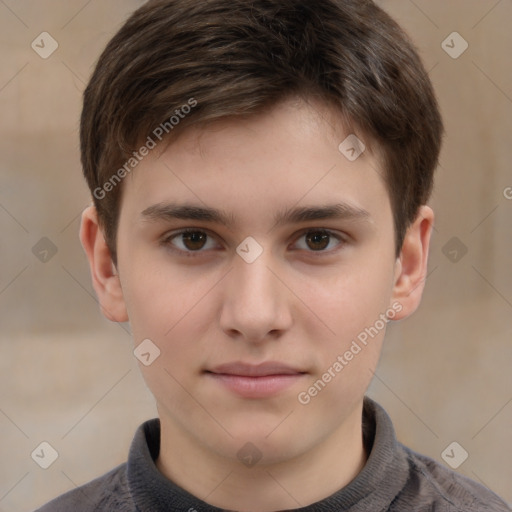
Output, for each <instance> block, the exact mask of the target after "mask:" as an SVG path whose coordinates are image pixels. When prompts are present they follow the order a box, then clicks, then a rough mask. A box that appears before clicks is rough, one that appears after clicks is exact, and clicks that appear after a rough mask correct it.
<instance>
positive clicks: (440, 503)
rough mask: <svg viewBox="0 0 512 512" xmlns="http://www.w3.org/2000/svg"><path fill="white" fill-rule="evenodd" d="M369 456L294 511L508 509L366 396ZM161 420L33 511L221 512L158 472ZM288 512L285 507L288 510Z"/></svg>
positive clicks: (150, 423) (141, 429) (488, 511)
mask: <svg viewBox="0 0 512 512" xmlns="http://www.w3.org/2000/svg"><path fill="white" fill-rule="evenodd" d="M363 437H364V443H365V446H366V449H367V453H369V457H368V460H367V462H366V464H365V466H364V467H363V469H362V470H361V472H360V473H359V474H358V475H357V476H356V478H355V479H354V480H352V482H350V483H349V484H348V485H347V486H345V487H343V488H342V489H340V490H339V491H337V492H336V493H334V494H332V495H331V496H329V497H326V498H325V499H323V500H321V501H318V502H316V503H313V504H311V505H308V506H305V507H301V508H295V509H293V510H297V511H299V512H330V511H332V512H335V511H336V512H340V511H347V512H510V511H511V509H510V508H509V507H508V506H507V504H506V503H505V502H504V501H503V500H501V499H500V498H499V497H498V496H497V495H496V494H494V493H493V492H492V491H490V490H489V489H487V488H485V487H483V486H482V485H480V484H479V483H477V482H475V481H473V480H470V479H469V478H467V477H464V476H462V475H460V474H459V473H456V472H455V471H452V470H451V469H448V468H447V467H445V466H444V465H442V464H440V463H439V462H437V461H435V460H434V459H431V458H429V457H427V456H425V455H421V454H419V453H416V452H414V451H413V450H411V449H409V448H407V447H406V446H404V445H402V444H401V443H399V442H398V441H397V439H396V436H395V431H394V428H393V425H392V422H391V419H390V418H389V416H388V415H387V413H386V412H385V410H384V409H383V408H382V407H381V406H380V405H379V404H377V403H376V402H375V401H373V400H371V399H370V398H368V397H365V400H364V407H363ZM159 449H160V420H159V419H158V418H155V419H151V420H149V421H146V422H145V423H143V424H142V425H141V426H140V427H139V428H138V429H137V431H136V433H135V437H134V439H133V442H132V444H131V447H130V451H129V456H128V461H127V462H126V463H124V464H121V465H120V466H118V467H116V468H114V469H112V470H111V471H109V472H108V473H106V474H105V475H103V476H101V477H99V478H96V479H95V480H93V481H91V482H89V483H87V484H85V485H83V486H81V487H78V488H77V489H73V490H71V491H69V492H68V493H66V494H63V495H62V496H60V497H58V498H56V499H54V500H52V501H51V502H49V503H47V504H46V505H45V506H43V507H42V508H40V509H38V510H37V511H35V512H103V511H105V512H169V511H182V512H222V509H220V508H217V507H214V506H212V505H209V504H207V503H205V502H204V501H201V500H200V499H198V498H196V497H195V496H193V495H191V494H190V493H188V492H187V491H185V490H184V489H182V488H180V487H179V486H177V485H175V484H174V483H173V482H171V481H170V480H168V479H167V478H166V477H164V476H163V475H162V474H161V473H160V472H159V471H158V469H157V467H156V465H155V460H156V459H157V457H158V453H159ZM290 510H292V509H290Z"/></svg>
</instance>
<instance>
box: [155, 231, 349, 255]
mask: <svg viewBox="0 0 512 512" xmlns="http://www.w3.org/2000/svg"><path fill="white" fill-rule="evenodd" d="M195 232H199V233H205V234H206V235H208V236H209V237H210V238H213V239H217V238H218V237H217V235H216V234H214V233H213V232H212V231H210V230H209V229H206V228H195V227H187V228H181V229H179V230H177V231H172V232H170V233H166V234H165V235H164V236H163V237H162V238H161V244H162V245H164V246H166V247H168V248H169V249H170V250H171V251H173V252H176V253H178V254H181V255H184V256H185V257H195V256H200V255H201V254H202V253H204V252H207V251H204V250H202V249H201V250H198V251H184V250H182V249H177V248H176V247H173V246H172V244H171V241H172V240H173V239H174V238H176V237H178V236H180V235H182V234H184V233H195ZM316 232H323V233H327V234H328V235H330V236H331V237H332V238H335V239H336V240H338V242H339V244H338V245H337V246H336V247H338V246H340V245H342V246H343V245H346V244H347V243H348V242H349V239H350V236H349V235H348V234H346V233H338V232H336V231H333V230H331V229H328V228H322V227H308V228H303V229H302V230H300V231H298V232H297V233H295V234H294V235H293V237H294V240H296V239H299V238H301V237H302V236H304V235H306V234H308V233H316ZM337 250H338V249H337V248H335V249H330V250H328V251H306V250H304V249H298V251H305V252H306V253H308V255H312V256H314V257H315V256H322V255H323V256H327V255H331V254H333V253H335V252H337Z"/></svg>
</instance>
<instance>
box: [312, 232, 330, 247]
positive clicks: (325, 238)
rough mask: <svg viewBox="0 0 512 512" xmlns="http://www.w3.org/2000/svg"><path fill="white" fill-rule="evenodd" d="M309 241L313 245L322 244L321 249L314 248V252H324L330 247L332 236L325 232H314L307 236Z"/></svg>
mask: <svg viewBox="0 0 512 512" xmlns="http://www.w3.org/2000/svg"><path fill="white" fill-rule="evenodd" d="M306 238H307V240H308V242H309V241H311V240H312V241H313V244H318V243H319V244H320V247H316V248H314V250H322V249H325V248H326V247H327V246H328V245H329V238H330V235H329V234H328V233H326V232H324V231H312V232H311V233H308V234H307V237H306Z"/></svg>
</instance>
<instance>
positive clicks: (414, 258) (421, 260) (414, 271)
mask: <svg viewBox="0 0 512 512" xmlns="http://www.w3.org/2000/svg"><path fill="white" fill-rule="evenodd" d="M433 225H434V212H433V211H432V209H431V208H430V207H428V206H426V205H423V206H421V208H420V209H419V211H418V215H417V217H416V220H415V221H414V222H413V223H412V224H411V225H410V226H409V228H408V229H407V232H406V234H405V237H404V242H403V244H402V250H401V252H400V257H399V258H398V259H397V261H396V265H395V282H394V286H393V293H392V295H391V301H392V303H396V302H398V303H399V304H401V306H402V309H401V310H400V311H399V312H397V314H396V315H395V316H394V317H393V320H401V319H403V318H407V317H408V316H409V315H411V314H412V313H414V311H416V309H417V307H418V306H419V304H420V302H421V296H422V295H423V289H424V287H425V279H426V276H427V263H428V250H429V246H430V236H431V234H432V227H433ZM395 311H396V310H395Z"/></svg>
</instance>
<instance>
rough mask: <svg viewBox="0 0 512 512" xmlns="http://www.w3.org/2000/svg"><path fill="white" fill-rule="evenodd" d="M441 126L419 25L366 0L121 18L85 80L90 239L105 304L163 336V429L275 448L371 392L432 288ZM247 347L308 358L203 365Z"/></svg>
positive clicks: (154, 336)
mask: <svg viewBox="0 0 512 512" xmlns="http://www.w3.org/2000/svg"><path fill="white" fill-rule="evenodd" d="M441 134H442V122H441V118H440V115H439V110H438V106H437V103H436V100H435V96H434V93H433V91H432V86H431V83H430V81H429V79H428V76H427V73H426V71H425V69H424V67H423V65H422V63H421V61H420V59H419V57H418V55H417V53H416V51H415V49H414V47H413V45H412V44H411V42H410V41H409V39H408V38H407V36H406V35H405V34H404V32H403V31H402V30H401V29H400V28H399V27H398V26H397V24H396V23H395V22H394V21H393V20H392V19H391V18H390V17H389V16H388V15H387V14H385V13H384V12H383V11H382V10H381V9H380V8H378V7H377V6H376V5H375V4H374V3H373V2H370V1H361V0H315V1H309V0H255V1H252V2H246V1H244V0H209V1H207V2H196V1H194V0H154V1H151V0H150V1H149V2H147V3H146V4H145V5H143V6H142V7H141V8H140V9H138V10H137V11H136V12H135V13H134V14H133V15H132V16H131V17H130V18H129V19H128V20H127V22H126V23H125V24H124V25H123V27H122V28H121V29H120V30H119V32H118V33H117V34H116V35H115V36H114V38H113V39H112V40H111V41H110V42H109V44H108V45H107V47H106V49H105V51H104V52H103V54H102V55H101V57H100V59H99V61H98V63H97V66H96V69H95V71H94V73H93V76H92V78H91V80H90V83H89V85H88V87H87V89H86V91H85V95H84V108H83V114H82V120H81V134H80V135H81V151H82V164H83V169H84V174H85V177H86V179H87V182H88V185H89V187H90V189H91V192H92V194H93V198H94V208H90V209H88V210H87V211H86V212H85V213H84V218H83V223H82V231H81V238H82V243H83V244H84V247H85V249H86V252H87V254H88V256H89V260H90V263H91V269H92V275H93V283H94V286H95V289H96V292H97V293H98V296H99V298H100V303H101V305H102V310H103V312H104V314H105V315H106V316H107V317H109V318H110V319H112V320H114V321H127V320H129V321H130V323H131V326H132V331H133V334H134V338H135V342H136V344H139V343H141V342H142V341H143V340H145V339H150V340H152V343H153V344H154V345H155V346H156V347H158V350H159V351H160V356H159V357H158V358H157V359H156V360H155V361H154V362H153V363H152V364H151V365H149V366H147V367H145V366H144V367H142V368H143V373H144V377H145V379H146V382H147V383H148V386H149V387H150V389H151V391H152V392H153V394H154V395H155V397H156V400H157V404H158V408H159V412H160V416H161V419H163V420H164V421H165V422H166V424H167V428H168V430H172V429H175V430H176V431H178V430H179V431H181V432H188V433H189V435H190V439H195V440H196V441H198V443H199V444H202V445H203V446H205V447H206V448H208V449H211V450H214V451H215V450H217V451H218V453H219V454H220V455H222V456H228V455H229V454H230V453H231V454H233V453H234V452H233V450H234V449H235V447H236V446H238V447H240V446H242V445H243V444H244V442H245V441H252V442H254V444H256V445H257V446H259V447H261V449H262V452H263V455H264V459H263V460H267V461H270V460H271V459H272V458H274V459H275V460H276V461H279V460H285V459H286V458H287V457H288V458H290V457H298V456H300V455H301V454H302V453H304V452H305V451H307V449H308V448H310V447H311V446H314V445H318V444H320V443H321V442H322V441H323V440H325V439H326V438H328V437H329V436H330V435H332V433H333V432H334V431H336V429H337V428H338V427H339V426H340V425H342V424H343V423H344V421H345V420H346V419H347V418H349V417H350V415H351V414H355V412H357V407H358V404H359V405H360V403H361V399H362V396H363V394H364V392H365V390H366V388H367V386H368V384H369V382H370V380H371V375H372V370H373V369H374V368H375V366H376V365H377V362H378V357H379V354H380V348H381V342H382V339H383V337H384V332H385V325H386V323H387V321H388V320H391V319H394V320H397V319H400V318H404V317H405V316H407V315H409V314H411V313H412V312H413V311H414V310H415V309H416V307H417V306H418V304H419V301H420V298H421V293H422V290H423V282H424V279H425V271H426V262H427V254H428V244H429V237H430V232H431V231H430V230H431V227H432V222H433V214H432V211H431V210H430V208H428V207H427V206H426V203H427V201H428V199H429V196H430V194H431V191H432V184H433V173H434V170H435V167H436V165H437V159H438V156H439V151H440V144H441ZM349 136H350V137H354V136H355V137H357V139H359V140H360V141H362V142H363V143H364V147H365V149H364V152H362V154H361V155H360V156H359V158H356V159H350V158H347V153H346V149H347V147H346V146H344V145H343V144H342V143H343V141H345V140H346V139H347V138H348V137H349ZM348 140H349V141H353V140H355V139H353V138H349V139H348ZM349 145H350V144H349ZM349 149H350V148H349ZM356 149H357V148H356ZM360 149H362V147H361V148H360ZM353 153H354V152H353V151H352V154H353ZM184 204H189V205H193V206H194V207H193V208H188V209H187V208H182V209H180V210H179V212H178V214H177V216H176V213H177V211H176V209H174V210H173V208H172V207H173V206H176V205H184ZM334 204H342V205H343V206H342V207H341V208H340V209H338V213H339V212H340V211H341V215H340V216H339V217H336V218H335V217H329V218H328V217H327V216H325V215H324V216H322V215H320V213H319V212H318V211H316V213H315V212H313V213H312V211H311V209H310V210H309V216H308V215H307V214H306V213H308V212H306V210H307V208H308V207H313V206H315V207H316V206H319V205H320V206H325V205H334ZM199 207H201V208H203V209H202V210H200V209H199ZM301 207H303V208H304V209H303V211H302V212H298V213H297V215H295V219H294V221H293V222H291V220H289V222H287V223H279V222H277V218H278V217H279V216H280V215H281V214H284V213H285V212H286V211H290V210H293V209H296V208H301ZM207 209H209V210H207ZM212 210H216V211H217V213H222V214H224V217H225V219H224V220H225V221H227V222H226V223H223V222H221V221H220V220H219V219H217V218H215V215H213V214H212ZM305 212H306V213H305ZM192 218H193V219H194V220H190V219H192ZM187 219H188V220H187ZM315 219H316V220H315ZM180 228H182V229H183V228H194V229H189V231H194V232H195V233H194V234H191V233H189V234H188V235H186V236H185V237H184V236H183V234H177V232H178V231H179V229H180ZM313 228H314V229H313ZM320 228H322V229H323V230H324V231H321V230H320ZM308 230H309V231H313V233H310V234H309V235H307V233H306V232H307V231H308ZM325 230H329V231H331V232H332V234H331V235H330V238H329V235H327V234H326V232H325ZM171 235H172V236H171ZM326 247H327V249H326ZM329 247H330V248H329ZM194 248H195V249H196V251H194ZM322 251H326V252H325V253H324V254H322V255H320V256H319V254H314V255H313V253H315V252H316V253H320V252H322ZM186 252H187V254H189V255H187V254H185V253H186ZM192 252H196V254H193V255H190V253H192ZM244 255H245V256H247V255H250V256H251V257H249V258H244ZM364 333H366V335H365V334H364ZM354 343H355V344H354ZM349 352H350V353H351V354H352V355H350V354H349ZM344 354H346V357H344ZM339 356H340V357H341V360H340V359H339V358H338V357H339ZM237 361H243V362H248V363H250V364H255V365H256V364H259V363H261V362H265V361H278V362H287V364H289V365H290V367H292V369H294V370H297V372H298V373H300V374H301V376H300V377H298V380H297V381H296V382H295V383H293V384H292V385H291V386H289V387H288V388H286V390H283V391H282V392H280V393H277V394H274V395H272V396H266V397H264V398H262V397H258V396H240V395H239V394H237V393H234V392H232V391H231V390H228V389H226V388H225V387H223V385H220V384H219V383H218V382H217V381H215V380H214V381H212V380H211V378H210V377H211V373H212V372H213V373H215V371H214V370H215V369H218V367H219V365H223V364H225V363H230V362H237ZM336 362H337V363H338V364H336ZM324 377H325V378H324ZM319 381H321V382H319ZM315 382H316V383H317V384H316V387H315V386H313V385H314V383H315ZM322 383H323V384H322ZM311 386H313V387H314V388H315V389H316V392H315V391H314V390H312V389H311ZM308 390H310V391H308ZM301 393H302V394H301ZM249 395H250V393H249ZM192 397H194V398H192ZM334 403H336V404H337V407H336V408H335V409H333V407H332V405H333V404H334ZM198 404H200V405H201V406H199V405H198ZM204 406H206V407H204ZM292 408H294V411H295V412H294V414H292V415H291V416H290V419H289V420H287V421H285V422H284V423H283V424H282V425H281V426H280V427H279V429H277V430H276V431H275V432H274V433H273V434H272V436H269V435H268V434H269V432H270V431H272V429H273V428H274V427H275V426H276V425H277V424H278V423H279V422H280V421H281V420H283V418H284V417H285V416H286V414H287V413H289V412H290V410H291V409H292ZM205 411H207V412H205ZM299 426H300V428H299ZM276 447H279V449H276ZM265 457H266V459H265Z"/></svg>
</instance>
